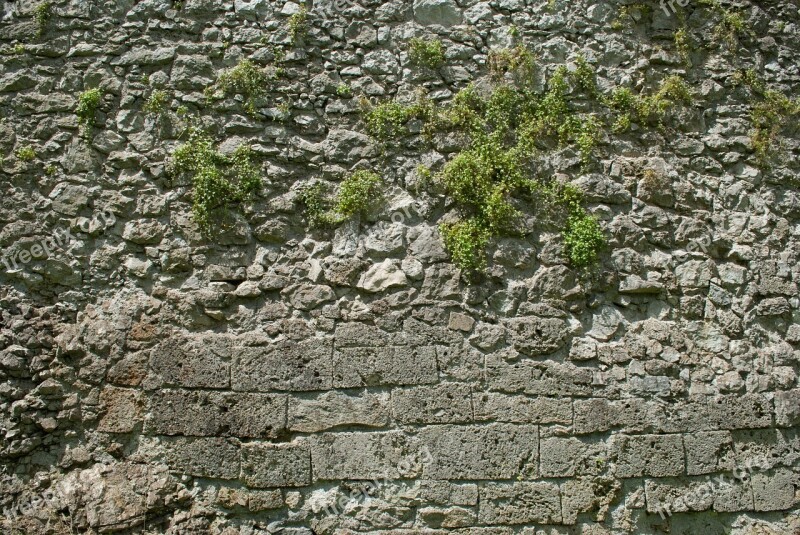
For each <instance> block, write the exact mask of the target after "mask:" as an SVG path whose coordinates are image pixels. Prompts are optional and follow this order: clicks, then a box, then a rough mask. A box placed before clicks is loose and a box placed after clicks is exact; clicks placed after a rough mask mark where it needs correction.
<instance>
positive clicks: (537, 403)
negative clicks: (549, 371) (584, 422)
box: [473, 392, 572, 425]
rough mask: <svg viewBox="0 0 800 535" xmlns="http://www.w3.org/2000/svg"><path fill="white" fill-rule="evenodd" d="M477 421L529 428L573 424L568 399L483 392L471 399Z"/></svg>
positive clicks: (570, 405)
mask: <svg viewBox="0 0 800 535" xmlns="http://www.w3.org/2000/svg"><path fill="white" fill-rule="evenodd" d="M473 404H474V405H475V419H476V420H493V421H498V422H511V423H531V424H554V423H555V424H566V425H569V424H571V423H572V400H571V399H569V398H548V397H535V398H531V397H527V396H510V395H505V394H498V393H495V392H483V393H480V394H476V395H475V396H473Z"/></svg>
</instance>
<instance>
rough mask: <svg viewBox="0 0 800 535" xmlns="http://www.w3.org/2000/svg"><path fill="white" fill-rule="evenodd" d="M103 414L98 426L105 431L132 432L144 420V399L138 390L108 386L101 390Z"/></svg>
mask: <svg viewBox="0 0 800 535" xmlns="http://www.w3.org/2000/svg"><path fill="white" fill-rule="evenodd" d="M100 407H101V409H102V411H103V415H102V416H101V417H100V423H99V424H98V426H97V429H98V430H99V431H102V432H104V433H130V432H131V431H133V430H134V429H135V428H136V426H137V425H138V424H139V423H140V422H141V420H142V400H141V393H140V392H139V391H138V390H133V389H129V388H118V387H116V386H107V387H105V388H104V389H103V390H102V392H100Z"/></svg>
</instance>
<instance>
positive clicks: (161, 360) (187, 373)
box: [150, 335, 231, 388]
mask: <svg viewBox="0 0 800 535" xmlns="http://www.w3.org/2000/svg"><path fill="white" fill-rule="evenodd" d="M230 358H231V339H230V338H229V337H227V336H222V335H208V336H201V337H197V338H194V337H189V336H175V337H172V338H168V339H167V340H164V341H163V342H162V343H160V344H159V345H157V346H156V347H155V348H153V350H152V352H151V353H150V368H151V369H152V371H153V373H155V374H157V375H159V376H160V377H161V379H162V380H163V381H164V383H166V384H168V385H173V386H183V387H188V388H227V387H228V386H229V384H230V372H229V368H230Z"/></svg>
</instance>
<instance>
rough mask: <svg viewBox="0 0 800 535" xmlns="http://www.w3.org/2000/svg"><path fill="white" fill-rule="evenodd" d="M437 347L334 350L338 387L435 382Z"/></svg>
mask: <svg viewBox="0 0 800 535" xmlns="http://www.w3.org/2000/svg"><path fill="white" fill-rule="evenodd" d="M438 378H439V375H438V371H437V369H436V352H435V351H434V348H433V347H427V346H423V347H405V346H403V347H352V348H343V349H339V350H336V351H334V353H333V386H334V388H356V387H362V386H380V385H419V384H430V383H435V382H436V381H437V380H438Z"/></svg>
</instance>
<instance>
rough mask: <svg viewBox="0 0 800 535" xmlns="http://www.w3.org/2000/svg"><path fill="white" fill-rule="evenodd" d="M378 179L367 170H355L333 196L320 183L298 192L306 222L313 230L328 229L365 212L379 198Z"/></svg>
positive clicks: (326, 187) (379, 185)
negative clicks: (303, 207) (315, 228)
mask: <svg viewBox="0 0 800 535" xmlns="http://www.w3.org/2000/svg"><path fill="white" fill-rule="evenodd" d="M380 187H381V178H380V176H378V175H377V174H376V173H374V172H372V171H368V170H364V169H361V170H358V171H355V172H354V173H353V174H351V175H350V176H349V177H347V178H346V179H345V180H344V181H343V182H342V184H341V185H340V186H339V191H338V193H337V194H336V195H335V196H331V194H330V189H329V187H328V186H327V185H326V184H325V183H323V182H314V183H312V184H309V185H307V186H305V187H303V188H302V189H301V190H300V194H299V197H300V201H301V202H302V203H303V205H304V206H305V213H306V217H307V219H308V222H309V224H310V225H311V226H313V227H330V226H335V225H339V224H341V223H343V222H344V221H347V220H348V219H349V218H351V217H353V216H354V215H356V214H363V213H366V212H367V211H368V210H369V209H370V208H371V207H373V206H374V205H375V204H376V203H377V201H378V199H379V198H380V195H381V191H380Z"/></svg>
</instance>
